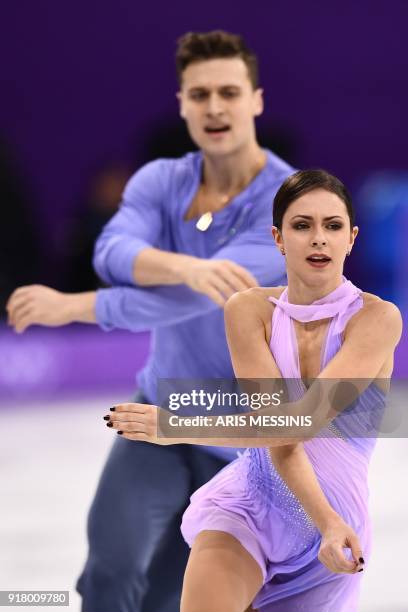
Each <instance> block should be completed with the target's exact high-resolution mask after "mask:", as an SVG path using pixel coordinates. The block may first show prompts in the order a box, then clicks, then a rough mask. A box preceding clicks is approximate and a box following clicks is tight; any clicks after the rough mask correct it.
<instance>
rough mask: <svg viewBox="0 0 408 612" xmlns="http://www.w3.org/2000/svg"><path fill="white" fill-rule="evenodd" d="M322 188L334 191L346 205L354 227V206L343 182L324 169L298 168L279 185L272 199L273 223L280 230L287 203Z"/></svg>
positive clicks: (351, 224)
mask: <svg viewBox="0 0 408 612" xmlns="http://www.w3.org/2000/svg"><path fill="white" fill-rule="evenodd" d="M315 189H324V190H325V191H329V192H330V193H334V194H335V195H336V196H338V197H339V198H340V200H342V201H343V202H344V204H345V205H346V209H347V214H348V216H349V219H350V228H353V227H354V219H355V214H354V208H353V204H352V201H351V197H350V194H349V192H348V191H347V189H346V187H345V186H344V185H343V183H342V182H341V181H340V180H339V179H338V178H337V177H335V176H333V175H332V174H329V173H328V172H326V171H325V170H299V171H298V172H295V174H291V176H289V177H288V178H287V179H286V180H285V181H284V182H283V183H282V185H281V186H280V188H279V190H278V192H277V194H276V196H275V199H274V201H273V224H274V226H275V227H277V228H278V229H279V230H282V221H283V217H284V214H285V213H286V211H287V209H288V208H289V205H290V204H292V202H294V201H295V200H297V199H298V198H300V197H301V196H302V195H304V194H305V193H309V192H310V191H314V190H315Z"/></svg>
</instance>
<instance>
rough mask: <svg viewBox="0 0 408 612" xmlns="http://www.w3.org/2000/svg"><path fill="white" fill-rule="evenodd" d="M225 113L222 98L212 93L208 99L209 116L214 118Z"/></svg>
mask: <svg viewBox="0 0 408 612" xmlns="http://www.w3.org/2000/svg"><path fill="white" fill-rule="evenodd" d="M223 111H224V106H223V103H222V100H221V98H220V96H219V95H218V94H217V93H212V94H211V95H210V96H209V98H208V105H207V114H208V115H211V116H214V115H220V114H222V113H223Z"/></svg>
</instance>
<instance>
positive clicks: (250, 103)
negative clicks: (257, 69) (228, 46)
mask: <svg viewBox="0 0 408 612" xmlns="http://www.w3.org/2000/svg"><path fill="white" fill-rule="evenodd" d="M178 99H179V102H180V114H181V116H182V117H183V118H184V119H185V120H186V123H187V127H188V131H189V133H190V136H191V138H192V139H193V140H194V142H195V143H196V145H197V146H198V147H200V149H202V150H203V151H204V152H205V153H208V154H210V155H220V156H224V155H230V154H232V153H235V152H236V151H238V150H239V149H241V148H243V147H245V146H246V145H248V144H249V143H250V142H251V141H252V140H253V139H254V138H255V125H254V117H256V116H257V115H260V114H261V113H262V110H263V100H262V90H261V89H257V90H254V89H253V87H252V84H251V81H250V80H249V75H248V69H247V67H246V65H245V63H244V62H243V60H242V59H240V58H227V59H212V60H206V61H201V62H197V63H193V64H190V65H189V66H187V68H186V69H185V70H184V72H183V75H182V85H181V90H180V92H179V93H178Z"/></svg>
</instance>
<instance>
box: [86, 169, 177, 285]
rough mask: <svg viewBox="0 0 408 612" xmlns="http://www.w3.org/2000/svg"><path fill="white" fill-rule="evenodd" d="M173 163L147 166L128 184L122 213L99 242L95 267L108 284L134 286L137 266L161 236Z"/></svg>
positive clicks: (115, 216) (105, 231)
mask: <svg viewBox="0 0 408 612" xmlns="http://www.w3.org/2000/svg"><path fill="white" fill-rule="evenodd" d="M169 172H170V168H169V161H168V160H163V159H159V160H156V161H153V162H150V163H149V164H146V165H145V166H143V167H142V168H141V169H140V170H138V172H136V174H134V175H133V176H132V178H131V179H130V180H129V182H128V183H127V185H126V187H125V189H124V192H123V198H122V202H121V205H120V208H119V210H118V212H117V213H116V214H115V215H114V216H113V217H112V219H111V220H110V221H109V222H108V223H107V224H106V225H105V227H104V228H103V230H102V233H101V235H100V236H99V238H98V239H97V241H96V244H95V250H94V257H93V265H94V268H95V271H96V273H97V274H98V275H99V277H100V278H101V279H102V280H103V281H105V282H106V283H108V284H115V285H116V284H134V282H135V281H134V278H133V262H134V259H135V257H136V256H137V255H138V254H139V253H140V251H141V250H142V249H145V248H147V247H151V246H153V245H154V244H155V243H156V242H157V240H158V238H159V236H160V233H161V229H162V218H163V217H162V215H163V210H162V206H163V202H164V201H165V197H164V194H165V188H166V187H165V186H166V182H167V181H166V178H167V177H168V175H169Z"/></svg>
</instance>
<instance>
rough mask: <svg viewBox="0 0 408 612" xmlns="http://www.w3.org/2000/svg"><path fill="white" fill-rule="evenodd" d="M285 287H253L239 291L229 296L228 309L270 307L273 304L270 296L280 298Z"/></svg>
mask: <svg viewBox="0 0 408 612" xmlns="http://www.w3.org/2000/svg"><path fill="white" fill-rule="evenodd" d="M284 289H285V287H252V289H246V290H245V291H238V292H237V293H234V295H233V296H232V297H230V298H229V300H228V301H227V303H226V305H225V308H226V309H228V310H241V309H243V308H250V309H251V310H257V309H259V308H265V307H268V308H270V307H271V306H273V303H272V302H270V301H269V299H268V298H270V297H274V298H279V296H280V295H281V293H282V292H283V291H284Z"/></svg>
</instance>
